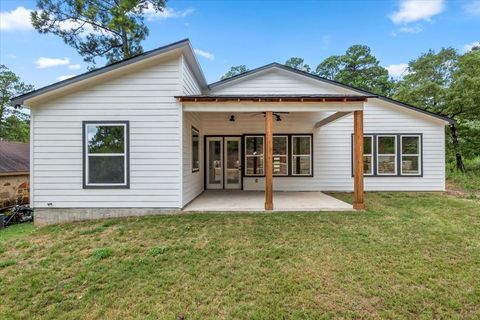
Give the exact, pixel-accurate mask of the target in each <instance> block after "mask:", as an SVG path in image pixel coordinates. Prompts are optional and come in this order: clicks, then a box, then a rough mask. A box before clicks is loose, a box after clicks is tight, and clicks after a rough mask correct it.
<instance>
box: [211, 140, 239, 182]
mask: <svg viewBox="0 0 480 320" xmlns="http://www.w3.org/2000/svg"><path fill="white" fill-rule="evenodd" d="M206 139H207V140H206V149H207V150H206V161H205V165H206V168H205V169H206V173H207V174H206V178H207V183H206V186H207V189H240V188H241V187H242V180H241V179H242V157H241V150H242V148H241V141H242V140H241V138H240V137H207V138H206Z"/></svg>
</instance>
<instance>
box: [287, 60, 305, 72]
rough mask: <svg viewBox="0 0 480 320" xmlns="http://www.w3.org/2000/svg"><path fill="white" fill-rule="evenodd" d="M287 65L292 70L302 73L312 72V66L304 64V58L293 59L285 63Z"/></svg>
mask: <svg viewBox="0 0 480 320" xmlns="http://www.w3.org/2000/svg"><path fill="white" fill-rule="evenodd" d="M285 65H286V66H287V67H290V68H294V69H297V70H300V71H305V72H310V66H309V65H308V64H306V63H304V60H303V58H299V57H291V58H290V59H288V60H287V61H285Z"/></svg>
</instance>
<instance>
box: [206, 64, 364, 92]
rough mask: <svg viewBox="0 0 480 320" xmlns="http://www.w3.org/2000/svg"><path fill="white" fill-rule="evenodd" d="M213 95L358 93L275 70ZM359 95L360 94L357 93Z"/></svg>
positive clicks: (233, 84) (226, 87)
mask: <svg viewBox="0 0 480 320" xmlns="http://www.w3.org/2000/svg"><path fill="white" fill-rule="evenodd" d="M211 93H212V94H347V93H354V94H355V93H356V92H352V91H349V90H346V89H344V88H342V87H340V86H335V85H332V84H329V83H325V82H319V81H318V80H315V79H310V78H307V77H305V76H302V75H299V74H295V73H293V72H290V71H285V70H282V69H278V68H274V69H269V70H265V71H263V72H260V73H258V74H254V75H252V76H247V77H244V78H240V79H239V80H237V81H234V82H231V83H227V84H225V85H223V86H218V87H216V88H213V90H212V92H211ZM357 94H358V93H357Z"/></svg>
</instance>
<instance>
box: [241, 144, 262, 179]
mask: <svg viewBox="0 0 480 320" xmlns="http://www.w3.org/2000/svg"><path fill="white" fill-rule="evenodd" d="M263 152H264V139H263V136H246V137H245V175H247V176H262V175H264V171H263V161H264V159H263Z"/></svg>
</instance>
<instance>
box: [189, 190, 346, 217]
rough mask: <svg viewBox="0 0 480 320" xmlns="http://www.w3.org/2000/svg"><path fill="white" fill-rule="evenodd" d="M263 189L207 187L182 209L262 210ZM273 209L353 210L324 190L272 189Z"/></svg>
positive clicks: (263, 200)
mask: <svg viewBox="0 0 480 320" xmlns="http://www.w3.org/2000/svg"><path fill="white" fill-rule="evenodd" d="M264 202H265V193H264V192H262V191H239V190H206V191H204V192H203V193H202V194H201V195H199V196H198V197H197V198H196V199H194V200H193V201H192V202H190V203H189V204H188V205H187V206H186V207H185V208H184V209H183V211H201V212H202V211H203V212H204V211H265V209H264ZM273 210H274V211H353V210H354V209H353V206H352V205H351V204H348V203H346V202H343V201H341V200H338V199H336V198H334V197H331V196H329V195H326V194H325V193H323V192H274V193H273Z"/></svg>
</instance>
